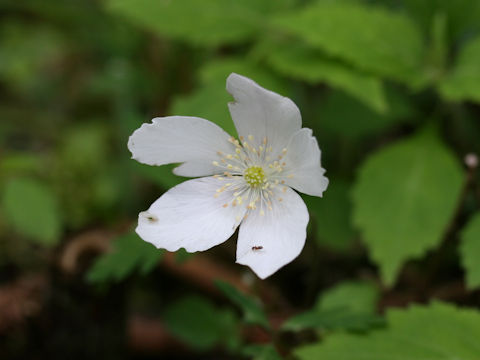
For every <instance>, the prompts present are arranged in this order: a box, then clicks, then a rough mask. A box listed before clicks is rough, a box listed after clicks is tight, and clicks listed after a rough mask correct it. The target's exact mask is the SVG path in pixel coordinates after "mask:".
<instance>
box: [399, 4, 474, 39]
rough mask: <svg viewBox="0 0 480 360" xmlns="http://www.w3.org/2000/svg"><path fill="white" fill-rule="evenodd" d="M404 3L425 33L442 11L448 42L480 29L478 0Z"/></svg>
mask: <svg viewBox="0 0 480 360" xmlns="http://www.w3.org/2000/svg"><path fill="white" fill-rule="evenodd" d="M402 5H403V6H405V8H406V10H407V11H408V12H409V14H410V16H411V17H412V18H413V19H414V20H415V22H416V23H417V24H419V25H420V26H421V27H422V29H423V30H424V32H425V33H428V31H429V30H430V29H431V28H432V25H433V23H434V22H435V21H436V20H435V17H436V16H437V15H438V14H440V13H441V14H444V15H445V16H446V25H447V28H446V30H447V34H446V35H447V38H446V40H447V42H448V44H455V43H456V42H457V41H458V40H461V38H462V37H463V36H465V35H468V33H470V34H472V33H475V32H476V31H478V30H480V21H479V20H480V2H478V0H456V1H451V0H422V1H418V0H403V1H402Z"/></svg>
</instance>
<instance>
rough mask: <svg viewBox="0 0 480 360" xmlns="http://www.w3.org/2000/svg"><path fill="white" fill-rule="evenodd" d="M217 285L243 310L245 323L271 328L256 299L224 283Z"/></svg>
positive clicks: (218, 282) (220, 282)
mask: <svg viewBox="0 0 480 360" xmlns="http://www.w3.org/2000/svg"><path fill="white" fill-rule="evenodd" d="M215 285H216V286H217V287H218V288H219V289H220V290H221V291H222V292H223V294H224V295H225V296H226V297H228V298H229V299H230V301H232V302H233V303H234V304H236V305H237V306H238V307H240V308H241V309H242V311H243V315H244V317H245V322H247V323H249V324H258V325H262V326H264V327H265V328H269V327H270V325H269V323H268V319H267V316H266V315H265V313H264V312H263V310H262V308H261V306H260V304H259V303H258V302H257V301H256V300H255V299H254V298H252V297H250V296H248V295H246V294H244V293H242V292H240V291H239V290H237V289H236V288H235V287H233V286H232V285H230V284H229V283H226V282H224V281H220V280H217V281H216V282H215Z"/></svg>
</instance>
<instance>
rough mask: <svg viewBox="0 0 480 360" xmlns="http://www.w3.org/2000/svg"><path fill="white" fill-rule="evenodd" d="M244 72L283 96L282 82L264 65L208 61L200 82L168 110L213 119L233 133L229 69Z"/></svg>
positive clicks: (233, 60)
mask: <svg viewBox="0 0 480 360" xmlns="http://www.w3.org/2000/svg"><path fill="white" fill-rule="evenodd" d="M232 72H235V73H238V74H240V75H244V76H247V77H249V78H251V79H253V80H254V81H255V82H257V83H258V84H259V85H261V86H263V87H265V88H267V89H269V90H272V91H275V92H279V93H280V94H282V95H284V96H286V95H287V94H285V87H284V85H283V83H282V82H281V81H280V80H279V79H277V78H276V77H275V76H274V75H273V74H271V73H270V72H268V71H267V70H266V69H264V68H262V67H260V66H258V65H256V64H254V63H251V62H248V61H245V60H241V59H236V58H229V59H222V60H218V61H212V62H209V63H207V64H206V65H205V66H204V67H203V68H201V69H200V75H199V77H200V79H199V80H200V85H199V87H198V88H197V89H196V90H195V91H194V92H193V93H192V94H188V95H183V96H179V97H178V98H176V99H175V100H174V102H173V105H172V108H171V111H170V113H171V114H174V115H186V116H198V117H202V118H205V119H207V120H210V121H213V122H214V123H216V124H217V125H219V126H220V127H222V128H223V129H224V130H225V131H226V132H228V133H229V134H231V135H236V130H235V127H234V125H233V121H232V118H231V117H230V112H229V111H228V105H227V104H228V103H229V102H230V101H232V96H231V95H230V94H229V93H228V92H227V90H226V81H227V77H228V75H230V73H232Z"/></svg>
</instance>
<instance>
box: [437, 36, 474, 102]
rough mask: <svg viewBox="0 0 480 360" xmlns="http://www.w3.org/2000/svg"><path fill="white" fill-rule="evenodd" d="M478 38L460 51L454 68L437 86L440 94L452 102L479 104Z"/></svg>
mask: <svg viewBox="0 0 480 360" xmlns="http://www.w3.org/2000/svg"><path fill="white" fill-rule="evenodd" d="M478 64H480V37H476V38H474V39H473V40H470V41H469V42H468V43H467V44H466V45H464V47H463V48H462V49H461V50H460V54H459V55H458V58H457V60H456V64H455V67H454V68H453V70H452V72H451V74H449V75H447V76H446V78H445V79H444V80H443V82H441V83H440V85H439V90H440V93H441V94H442V95H443V96H444V97H445V98H446V99H447V100H452V101H465V100H469V101H475V102H477V103H480V66H479V65H478Z"/></svg>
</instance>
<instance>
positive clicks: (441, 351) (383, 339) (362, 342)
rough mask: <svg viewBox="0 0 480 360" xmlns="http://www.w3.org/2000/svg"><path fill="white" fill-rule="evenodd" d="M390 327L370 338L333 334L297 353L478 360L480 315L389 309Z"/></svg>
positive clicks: (375, 359) (352, 358) (436, 307)
mask: <svg viewBox="0 0 480 360" xmlns="http://www.w3.org/2000/svg"><path fill="white" fill-rule="evenodd" d="M387 319H388V324H389V326H388V327H387V328H385V329H379V330H375V331H372V332H370V333H368V334H367V335H362V336H359V335H353V334H342V333H338V334H333V335H331V336H328V337H326V338H325V340H324V341H323V342H322V343H318V344H314V345H309V346H304V347H302V348H300V349H298V350H296V351H295V355H296V356H298V358H299V359H300V360H314V359H315V360H316V359H322V360H366V359H368V360H386V359H392V360H393V359H395V360H397V359H398V360H420V359H424V360H427V359H428V360H430V359H431V360H477V359H479V358H480V344H479V342H478V339H479V338H480V313H479V312H478V311H476V310H473V309H460V308H456V307H455V306H453V305H449V304H443V303H434V304H431V305H429V306H419V305H415V306H411V307H410V308H408V309H407V310H403V309H402V310H400V309H399V310H389V311H388V313H387Z"/></svg>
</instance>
